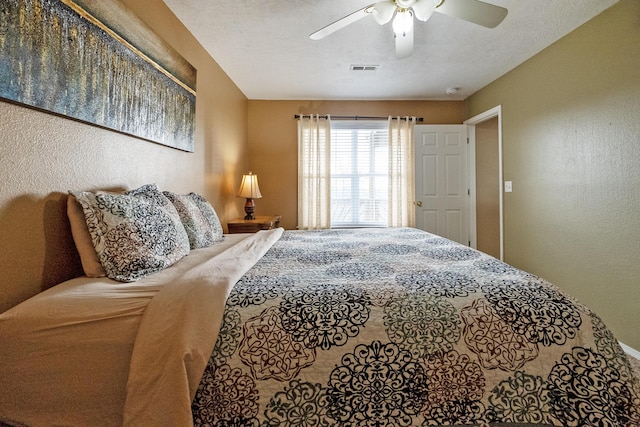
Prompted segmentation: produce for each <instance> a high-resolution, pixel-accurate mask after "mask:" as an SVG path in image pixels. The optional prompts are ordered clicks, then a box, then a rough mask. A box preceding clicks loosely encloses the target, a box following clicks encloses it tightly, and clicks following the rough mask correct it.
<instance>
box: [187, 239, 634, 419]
mask: <svg viewBox="0 0 640 427" xmlns="http://www.w3.org/2000/svg"><path fill="white" fill-rule="evenodd" d="M639 403H640V384H639V383H638V381H637V379H636V378H634V377H633V374H632V371H631V369H630V365H629V362H628V360H627V359H626V357H625V355H624V353H623V352H622V350H621V349H620V346H619V344H618V342H617V341H616V339H615V337H614V336H613V335H612V334H611V332H610V331H609V330H608V329H607V328H606V326H605V325H604V324H603V323H602V321H601V320H600V319H599V318H598V317H597V316H596V315H595V314H593V313H592V312H590V311H589V310H588V309H587V308H586V307H584V306H583V305H581V304H580V303H578V302H577V301H575V300H573V299H571V298H570V297H568V296H566V295H565V294H564V293H562V292H561V291H560V290H559V289H558V288H556V287H554V286H553V285H551V284H549V283H548V282H545V281H544V280H543V279H540V278H538V277H536V276H534V275H531V274H528V273H525V272H523V271H521V270H518V269H516V268H514V267H511V266H509V265H507V264H504V263H502V262H500V261H498V260H496V259H494V258H491V257H490V256H488V255H485V254H482V253H480V252H477V251H475V250H473V249H471V248H468V247H465V246H461V245H458V244H456V243H454V242H451V241H449V240H446V239H442V238H440V237H437V236H434V235H431V234H428V233H424V232H422V231H419V230H414V229H403V228H400V229H367V230H330V231H311V232H307V231H286V232H285V233H284V234H283V236H282V238H281V239H280V240H279V241H278V242H277V243H276V244H275V245H274V246H273V247H272V248H271V249H270V250H269V251H268V252H267V253H266V255H265V256H264V257H263V258H262V259H261V260H260V261H258V263H257V264H256V265H254V266H253V267H252V268H251V269H250V270H249V271H248V272H247V273H246V274H245V276H244V277H242V279H241V280H240V281H238V283H237V284H236V286H235V287H234V289H233V290H232V291H231V293H230V295H229V298H228V300H227V304H226V308H225V313H224V316H223V325H222V327H221V330H220V333H219V334H218V340H217V342H216V345H215V349H214V352H213V354H212V355H211V359H210V361H209V364H208V366H207V368H206V371H205V375H204V376H203V379H202V381H201V383H200V385H199V388H198V392H197V395H196V399H195V400H194V404H193V414H194V424H195V425H196V426H200V425H213V426H232V425H233V426H256V427H258V426H259V427H276V426H277V427H285V426H292V427H293V426H296V427H305V426H309V427H311V426H314V427H315V426H353V427H356V426H357V427H360V426H365V427H368V426H371V427H382V426H385V427H386V426H389V427H391V426H431V425H434V426H459V425H489V424H496V425H500V426H523V425H538V424H540V425H553V426H587V425H602V426H625V427H632V426H635V427H637V426H640V415H639V414H638V409H637V408H639V407H640V404H639Z"/></svg>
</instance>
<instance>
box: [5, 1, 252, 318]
mask: <svg viewBox="0 0 640 427" xmlns="http://www.w3.org/2000/svg"><path fill="white" fill-rule="evenodd" d="M125 4H127V5H128V6H129V7H130V8H131V9H132V10H133V11H134V13H136V14H137V15H138V16H139V17H140V18H141V19H142V20H143V21H145V22H146V23H147V24H148V25H149V26H151V27H152V29H154V30H155V31H156V32H157V33H158V35H160V36H161V37H163V38H164V39H165V40H166V41H167V42H168V43H169V44H171V45H172V46H173V48H174V49H176V50H177V51H178V52H179V53H180V54H181V55H182V56H184V57H185V58H186V59H187V60H188V61H189V62H190V63H191V64H192V65H193V66H195V67H196V69H197V70H198V88H197V90H198V94H197V101H196V144H195V152H194V153H186V152H183V151H179V150H175V149H172V148H168V147H165V146H162V145H159V144H154V143H151V142H148V141H144V140H140V139H137V138H132V137H129V136H125V135H122V134H119V133H116V132H111V131H107V130H103V129H100V128H97V127H94V126H89V125H86V124H83V123H79V122H76V121H72V120H69V119H65V118H61V117H57V116H54V115H51V114H47V113H43V112H40V111H36V110H32V109H28V108H25V107H22V106H19V105H15V104H10V103H7V102H3V101H0V311H3V310H5V309H7V308H9V307H11V306H13V305H15V304H17V303H18V302H20V301H22V300H25V299H26V298H28V297H30V296H32V295H34V294H36V293H38V292H40V291H41V290H44V289H46V288H48V287H51V286H53V285H55V284H57V283H59V282H60V281H63V280H66V279H68V278H71V277H75V276H78V275H81V274H82V270H81V267H80V263H79V258H78V255H77V253H76V251H75V247H74V245H73V241H72V239H71V234H70V231H69V227H68V224H67V220H66V192H67V191H68V190H71V189H127V188H135V187H137V186H139V185H143V184H146V183H151V182H155V183H157V184H158V186H159V187H160V188H162V189H167V190H172V191H176V192H188V191H196V192H200V193H201V194H203V195H204V196H205V197H207V198H208V199H209V200H210V201H211V203H212V204H213V206H214V207H215V208H216V210H217V211H218V213H219V215H220V216H221V219H222V220H223V221H225V220H226V219H227V218H228V217H235V216H237V215H238V213H239V212H241V210H242V203H241V201H239V200H237V199H236V198H235V195H234V194H233V192H234V191H235V188H236V187H237V185H239V182H240V181H239V180H240V178H241V176H242V172H243V171H244V170H245V169H246V160H245V157H246V156H245V152H246V147H247V143H246V139H247V135H246V134H247V122H246V120H247V100H246V98H245V97H244V95H243V94H242V93H241V92H240V91H239V90H238V89H237V87H236V86H235V85H234V84H233V83H232V82H231V81H230V80H229V78H228V76H227V75H226V74H225V73H224V72H223V71H222V70H221V69H220V67H219V66H218V65H217V64H216V63H215V62H214V61H213V60H212V59H211V57H210V56H209V55H208V54H207V53H206V52H205V51H204V49H203V48H202V47H201V46H200V45H199V44H198V43H197V42H196V41H195V40H194V39H193V37H192V36H191V34H190V33H189V32H188V31H186V29H185V28H184V27H183V26H182V25H181V23H180V22H179V21H178V20H177V19H176V18H175V16H174V15H173V14H172V13H171V12H170V11H169V10H168V9H167V8H166V6H165V5H164V3H162V1H160V0H148V1H140V0H129V1H127V2H125Z"/></svg>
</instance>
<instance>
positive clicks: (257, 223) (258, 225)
mask: <svg viewBox="0 0 640 427" xmlns="http://www.w3.org/2000/svg"><path fill="white" fill-rule="evenodd" d="M280 218H281V216H280V215H272V216H256V218H255V219H242V218H238V219H234V220H233V221H229V222H228V223H227V227H229V234H233V233H255V232H257V231H259V230H272V229H274V228H277V227H279V226H280Z"/></svg>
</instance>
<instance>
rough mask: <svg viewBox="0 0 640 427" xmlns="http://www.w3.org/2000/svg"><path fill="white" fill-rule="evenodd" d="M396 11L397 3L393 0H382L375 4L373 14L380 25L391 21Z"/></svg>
mask: <svg viewBox="0 0 640 427" xmlns="http://www.w3.org/2000/svg"><path fill="white" fill-rule="evenodd" d="M395 12H396V4H395V3H394V2H393V0H382V1H379V2H378V3H376V4H375V6H373V8H372V10H371V14H372V15H373V19H375V20H376V22H377V23H378V24H380V25H384V24H386V23H387V22H389V21H391V18H393V14H394V13H395Z"/></svg>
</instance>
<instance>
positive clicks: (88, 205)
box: [71, 184, 189, 282]
mask: <svg viewBox="0 0 640 427" xmlns="http://www.w3.org/2000/svg"><path fill="white" fill-rule="evenodd" d="M71 194H73V195H74V196H75V198H76V200H77V201H78V202H79V203H80V204H81V205H82V209H83V211H84V215H85V219H86V221H87V227H88V229H89V232H90V233H91V239H92V241H93V246H94V247H95V249H96V252H97V254H98V258H99V259H100V263H101V264H102V266H103V267H104V269H105V271H106V273H107V276H108V277H110V278H112V279H114V280H118V281H121V282H132V281H135V280H138V279H141V278H143V277H146V276H148V275H150V274H152V273H155V272H157V271H160V270H162V269H164V268H166V267H168V266H170V265H171V264H173V263H175V262H176V261H178V260H179V259H181V258H182V257H184V256H185V255H187V254H188V253H189V238H188V237H187V233H186V232H185V230H184V227H183V226H182V223H181V222H180V217H179V215H178V212H177V211H176V209H175V208H174V207H173V204H172V203H171V202H170V201H169V200H168V199H167V198H166V197H165V196H164V195H163V194H162V193H161V192H160V191H159V190H158V189H157V187H156V186H155V184H149V185H145V186H143V187H140V188H138V189H136V190H132V191H128V192H126V193H124V194H111V193H100V192H98V193H91V192H71Z"/></svg>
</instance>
